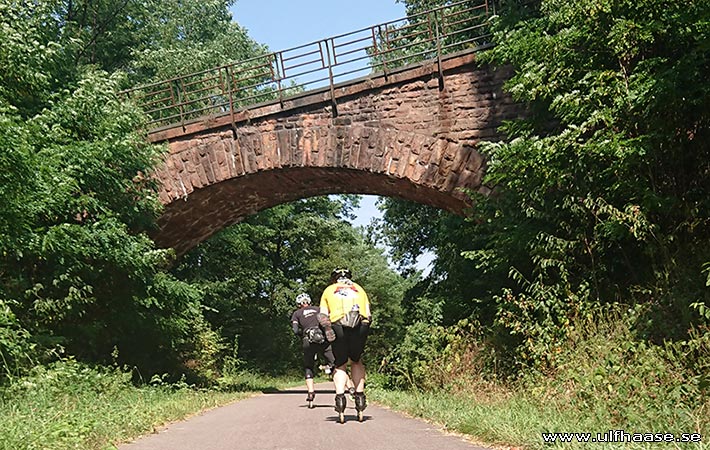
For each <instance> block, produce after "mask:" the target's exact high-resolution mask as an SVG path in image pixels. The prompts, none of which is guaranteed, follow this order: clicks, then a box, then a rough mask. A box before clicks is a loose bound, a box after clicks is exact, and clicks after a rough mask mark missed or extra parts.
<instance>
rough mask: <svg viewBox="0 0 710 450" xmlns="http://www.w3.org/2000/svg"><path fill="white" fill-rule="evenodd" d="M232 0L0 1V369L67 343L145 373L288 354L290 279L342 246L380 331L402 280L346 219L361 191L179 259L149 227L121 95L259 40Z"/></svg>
mask: <svg viewBox="0 0 710 450" xmlns="http://www.w3.org/2000/svg"><path fill="white" fill-rule="evenodd" d="M232 3H233V2H231V1H223V0H215V1H206V2H205V1H196V0H195V1H192V0H188V1H184V2H181V3H180V7H179V8H177V7H176V5H175V4H174V2H169V1H162V0H157V1H151V2H120V3H115V2H106V1H99V2H86V1H78V2H77V1H62V0H52V1H45V2H12V1H2V0H0V12H1V14H0V42H1V43H0V62H1V63H2V64H3V66H4V67H6V68H7V70H3V72H2V74H0V143H2V148H3V152H2V154H0V169H2V170H0V172H1V173H0V181H1V183H0V201H1V202H2V208H0V233H1V235H2V240H1V241H0V367H2V371H0V382H2V381H6V379H7V378H14V377H16V376H18V375H21V374H23V373H25V372H26V371H27V370H28V369H29V368H31V367H32V366H33V365H35V364H40V363H46V362H49V361H52V360H54V359H56V358H58V357H60V358H63V357H68V356H70V357H75V358H77V359H79V360H81V361H85V362H89V363H99V364H107V365H108V364H118V365H125V366H127V367H133V368H134V373H135V375H136V376H137V378H138V379H144V380H145V379H150V378H151V377H152V376H153V375H154V374H156V373H157V374H162V373H166V374H167V376H168V377H169V378H174V379H177V378H179V377H180V376H182V375H187V376H188V377H189V378H190V379H191V380H198V379H199V380H203V381H214V380H215V379H216V378H217V377H218V376H219V375H220V374H222V373H223V372H224V371H225V370H231V369H235V368H237V367H238V366H239V364H241V363H242V361H245V360H246V361H249V362H250V363H252V365H254V366H256V367H259V368H261V369H265V370H269V371H272V372H279V371H280V372H283V371H284V370H286V369H291V368H295V367H298V364H297V363H295V361H297V360H298V353H299V349H298V347H297V346H296V345H295V343H296V342H295V340H294V339H293V337H292V333H291V330H290V325H289V318H290V313H291V311H292V309H293V304H292V299H293V297H294V295H295V294H296V293H297V291H300V290H307V291H308V292H310V293H311V295H312V296H313V297H314V298H315V299H316V301H317V300H318V298H319V296H320V291H321V290H322V289H323V287H324V281H325V279H326V277H327V276H328V273H329V272H330V270H332V268H333V266H334V265H335V264H336V263H337V264H345V263H349V262H350V261H353V260H358V261H359V263H357V264H353V270H354V271H355V273H356V274H358V276H359V278H360V280H361V281H363V282H364V284H366V285H369V286H368V287H371V292H372V297H373V302H375V303H377V304H378V308H377V312H376V320H377V318H378V317H381V318H382V320H378V322H379V324H380V325H379V327H381V328H382V329H383V330H387V331H388V335H387V336H386V337H383V338H381V345H380V346H379V347H380V348H381V353H383V352H386V351H387V349H388V346H391V345H392V342H393V340H394V339H395V338H396V329H397V317H398V314H397V308H398V307H399V299H400V298H401V295H402V292H403V290H404V287H403V281H402V279H401V278H400V277H398V276H397V275H396V274H395V273H394V272H393V271H392V270H390V269H389V268H388V267H387V262H386V259H385V257H384V256H383V255H382V252H381V251H378V250H376V249H375V248H374V247H373V246H372V245H369V244H367V243H366V242H365V241H364V240H363V238H362V236H361V235H360V234H359V233H358V232H356V231H355V230H354V229H353V228H352V227H351V226H350V224H349V222H347V220H346V219H347V218H348V217H349V216H348V214H349V211H350V209H351V208H352V204H353V202H355V201H356V199H355V198H343V199H335V198H334V199H330V198H327V197H324V198H317V199H312V200H305V201H302V202H296V203H294V204H292V205H285V206H282V207H278V208H274V209H272V210H270V211H267V212H264V213H262V214H260V215H257V216H255V217H253V218H251V219H249V220H248V221H247V222H246V223H244V224H240V225H237V226H235V227H232V228H229V229H227V230H225V231H224V232H223V233H221V234H220V235H219V236H217V237H215V238H214V239H213V240H211V241H208V242H206V243H205V244H204V245H202V246H201V247H200V248H198V249H195V250H194V251H193V252H192V253H191V254H189V255H187V256H186V257H184V258H182V259H181V260H180V261H178V262H177V263H176V261H175V259H174V256H173V254H172V252H171V251H170V250H164V249H156V248H155V246H154V244H153V242H152V240H151V239H150V237H149V235H150V233H151V232H152V231H153V230H154V220H155V218H156V217H157V216H158V214H159V213H160V205H159V204H158V202H157V200H156V198H155V194H154V186H153V181H152V178H151V173H152V171H153V168H154V167H155V165H156V164H157V163H158V162H159V161H160V157H161V151H162V150H161V148H160V147H157V146H152V145H149V144H148V143H147V140H146V139H145V136H144V135H142V134H141V133H140V132H139V131H138V130H140V129H141V128H142V124H143V123H144V122H143V121H144V120H145V119H144V117H143V115H142V113H141V112H140V111H138V110H136V109H134V108H132V107H131V105H129V104H125V103H123V102H122V101H121V99H120V98H119V97H118V96H117V93H118V92H119V91H120V90H121V89H122V88H125V87H127V86H132V85H135V84H136V83H140V82H147V81H154V80H156V79H163V78H168V77H172V76H175V75H178V74H183V73H187V72H193V71H197V70H201V69H206V68H210V67H213V66H216V65H219V64H223V63H225V62H227V61H233V60H239V59H247V58H249V57H253V56H256V55H260V54H263V53H264V52H265V50H266V49H265V47H264V46H262V45H259V44H257V43H256V42H254V41H253V40H251V39H250V38H249V37H248V36H247V35H246V33H245V32H244V30H243V29H242V28H241V27H240V26H239V25H238V24H236V23H234V22H232V20H231V15H230V13H229V7H230V6H231V5H232ZM379 303H381V307H380V306H379ZM378 322H376V323H378ZM375 339H377V338H375Z"/></svg>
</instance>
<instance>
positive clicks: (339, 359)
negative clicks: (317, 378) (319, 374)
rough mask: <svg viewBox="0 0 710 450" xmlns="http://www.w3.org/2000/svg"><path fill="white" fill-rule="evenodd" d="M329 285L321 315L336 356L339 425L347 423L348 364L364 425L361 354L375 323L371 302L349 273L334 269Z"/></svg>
mask: <svg viewBox="0 0 710 450" xmlns="http://www.w3.org/2000/svg"><path fill="white" fill-rule="evenodd" d="M330 282H331V284H330V285H329V286H328V287H327V288H325V290H324V291H323V295H322V296H321V300H320V312H321V320H322V321H323V322H324V323H325V325H326V326H325V328H326V336H327V337H328V340H329V341H331V346H332V348H333V354H334V356H335V373H334V374H333V383H334V384H335V410H336V412H338V415H339V421H340V423H343V422H345V407H346V406H347V400H346V398H345V389H346V385H347V384H348V372H347V364H348V361H349V362H350V376H351V377H352V381H353V384H354V385H355V409H356V410H357V415H358V420H360V421H362V420H363V411H364V410H365V407H366V406H367V403H366V401H365V375H366V373H365V364H364V363H363V361H362V354H363V351H364V349H365V343H366V341H367V334H368V332H369V329H370V320H371V319H372V315H371V313H370V301H369V299H368V298H367V294H366V293H365V290H364V289H363V288H362V286H360V285H359V284H357V283H355V282H353V281H352V273H351V272H350V270H349V269H340V268H339V269H335V270H334V271H333V272H332V274H331V279H330ZM327 322H329V323H327ZM333 338H334V339H333Z"/></svg>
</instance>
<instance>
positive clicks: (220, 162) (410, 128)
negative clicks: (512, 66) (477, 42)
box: [151, 55, 521, 254]
mask: <svg viewBox="0 0 710 450" xmlns="http://www.w3.org/2000/svg"><path fill="white" fill-rule="evenodd" d="M474 56H475V55H463V56H458V57H455V58H452V59H449V60H447V61H444V62H442V66H441V70H437V67H438V66H437V65H436V64H424V65H418V66H416V67H414V68H412V69H407V70H403V71H402V72H400V73H397V74H389V76H388V77H385V76H383V75H373V76H372V77H368V78H366V79H363V80H355V81H353V82H352V83H351V84H348V85H342V86H339V87H336V89H334V90H333V91H332V92H328V91H327V90H325V91H315V92H313V93H304V94H303V95H302V96H300V97H295V98H293V99H291V100H284V102H283V104H282V105H279V103H278V102H276V103H270V104H264V105H262V106H260V107H255V108H253V109H250V110H248V111H247V112H246V113H248V117H246V118H244V117H242V118H241V119H237V118H236V116H237V114H236V113H235V115H234V116H235V117H234V120H235V122H234V123H230V122H228V121H227V122H225V119H229V116H224V117H207V118H205V119H204V121H201V122H199V123H193V124H187V125H186V127H184V128H181V127H172V128H167V129H163V130H157V131H156V132H154V133H153V134H152V135H151V139H152V140H153V142H167V143H168V148H169V152H168V154H167V155H166V159H165V161H164V164H163V165H162V166H161V167H160V168H159V169H158V171H157V173H156V176H157V178H158V181H159V182H160V184H161V189H160V191H159V196H160V200H161V202H162V203H163V205H165V210H164V213H163V215H162V216H161V217H160V218H159V220H158V224H159V231H158V232H157V233H156V234H155V235H154V239H155V241H156V243H157V244H158V245H159V246H160V247H173V248H175V250H176V251H177V253H178V254H183V253H185V252H186V251H187V250H189V249H190V248H192V247H194V246H195V245H197V244H198V243H200V242H202V241H203V240H205V239H207V238H208V237H209V236H211V235H213V234H214V233H215V232H217V231H219V230H220V229H222V228H224V227H226V226H229V225H231V224H233V223H236V222H238V221H240V220H242V219H244V218H245V217H247V216H249V215H251V214H254V213H256V212H259V211H261V210H263V209H266V208H270V207H272V206H276V205H278V204H282V203H287V202H291V201H294V200H297V199H300V198H306V197H311V196H316V195H325V194H337V193H352V194H374V195H381V196H388V197H398V198H403V199H407V200H411V201H414V202H418V203H422V204H426V205H430V206H434V207H437V208H441V209H445V210H448V211H451V212H453V213H456V214H462V213H463V212H464V210H465V208H466V206H467V202H468V201H469V197H468V196H467V195H466V194H465V193H464V192H463V189H469V190H474V191H475V190H478V191H481V192H485V191H486V189H485V187H482V186H481V180H482V177H483V172H484V169H485V160H484V158H483V157H482V156H481V155H480V154H479V153H478V151H477V150H476V145H477V144H478V143H479V142H480V141H483V140H498V139H499V138H500V137H501V136H500V135H499V132H498V127H499V126H500V124H501V123H502V122H503V121H504V120H506V119H511V118H514V117H519V115H520V113H521V109H520V107H519V106H518V105H517V104H515V102H514V101H513V100H512V99H511V98H510V97H509V96H507V95H505V94H504V93H503V92H502V85H503V83H504V82H505V80H507V79H508V77H509V75H510V70H509V69H504V70H497V69H494V68H491V67H487V66H479V65H478V64H476V62H475V58H474ZM442 74H443V77H442V76H441V75H442ZM333 98H334V99H335V101H331V100H332V99H333ZM336 103H337V105H336ZM246 113H244V114H246Z"/></svg>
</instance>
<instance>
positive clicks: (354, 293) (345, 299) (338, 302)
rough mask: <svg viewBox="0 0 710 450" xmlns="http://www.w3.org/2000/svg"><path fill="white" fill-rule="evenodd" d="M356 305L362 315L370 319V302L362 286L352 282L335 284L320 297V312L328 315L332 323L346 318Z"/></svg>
mask: <svg viewBox="0 0 710 450" xmlns="http://www.w3.org/2000/svg"><path fill="white" fill-rule="evenodd" d="M355 305H357V308H358V309H359V311H360V315H362V316H363V317H367V318H370V300H369V299H368V298H367V294H366V293H365V290H364V289H363V288H362V286H360V285H359V284H357V283H354V282H352V281H348V282H344V283H343V282H338V283H333V284H331V285H330V286H328V287H327V288H325V290H324V291H323V295H321V297H320V312H321V313H322V314H326V315H328V316H329V317H330V321H331V322H332V323H335V322H337V321H338V320H340V319H342V318H343V317H345V314H347V313H349V312H350V311H352V310H353V307H354V306H355Z"/></svg>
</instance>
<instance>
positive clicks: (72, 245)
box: [0, 0, 710, 446]
mask: <svg viewBox="0 0 710 450" xmlns="http://www.w3.org/2000/svg"><path fill="white" fill-rule="evenodd" d="M405 3H406V5H407V10H408V12H409V13H412V14H413V13H416V12H421V11H424V10H426V9H428V8H430V7H433V6H437V5H440V4H442V3H444V2H442V1H438V0H409V1H405ZM151 4H152V7H151V8H150V9H148V8H147V7H146V6H145V5H144V4H143V3H141V2H137V3H136V2H126V3H119V4H116V3H115V2H108V1H99V2H88V1H78V2H77V1H72V2H68V1H62V0H50V1H44V2H14V1H8V0H0V64H1V65H2V67H3V70H2V71H0V144H1V147H2V149H3V151H2V153H0V234H1V237H2V239H0V384H2V385H3V387H4V394H3V397H2V398H3V399H18V398H26V397H23V396H21V395H19V396H18V395H17V393H18V392H25V391H24V389H27V388H28V386H30V387H31V385H32V383H37V384H41V381H42V380H41V377H42V376H44V375H43V374H47V373H49V374H50V375H47V377H49V378H52V379H54V378H55V375H56V373H57V372H52V371H51V370H50V371H49V372H46V371H45V369H44V367H45V366H49V365H51V364H52V363H54V362H55V361H57V360H64V361H68V362H66V363H65V364H66V365H62V363H60V364H59V365H58V366H56V367H54V368H53V369H52V370H58V371H59V372H62V373H64V372H66V373H65V375H66V374H68V376H69V378H71V377H74V376H75V375H76V374H82V373H83V374H84V376H85V377H87V378H89V379H91V380H93V379H96V380H99V381H96V384H95V386H97V387H98V388H97V389H99V390H100V389H103V388H101V386H104V387H105V386H106V385H107V383H108V384H111V383H109V382H106V381H105V379H104V378H102V377H101V376H98V375H97V374H101V373H103V372H102V371H103V369H98V370H96V371H93V370H90V369H86V370H85V368H84V366H77V365H75V364H74V362H73V360H74V359H76V360H79V361H81V362H82V363H85V364H89V365H95V366H97V367H102V366H111V367H114V368H117V370H118V371H121V370H123V369H122V368H128V371H129V373H130V374H131V376H132V377H133V378H134V380H135V381H136V382H140V381H141V380H143V381H148V380H151V379H153V380H154V381H156V380H157V381H156V383H157V384H160V383H162V382H163V381H168V382H169V381H178V380H181V379H182V380H183V382H185V381H186V382H189V383H198V384H200V385H202V386H224V385H225V383H227V384H228V378H229V377H227V375H234V374H236V373H239V372H240V371H243V370H246V369H251V370H256V369H258V370H261V371H266V372H272V373H283V372H287V371H289V370H293V368H295V367H298V364H297V361H298V349H297V346H295V343H294V342H293V341H292V340H291V336H290V335H289V329H288V324H287V319H288V312H289V311H290V310H291V307H292V305H291V304H290V301H291V299H292V298H293V295H294V294H295V293H296V292H297V291H298V290H300V289H306V290H307V291H308V292H309V293H310V294H311V296H314V297H317V296H318V294H319V291H320V289H322V287H323V283H324V277H325V276H326V274H327V272H328V271H329V270H330V269H331V268H332V267H333V266H334V265H336V264H341V263H347V264H349V265H350V266H351V267H352V268H353V271H354V272H355V274H356V275H357V276H358V281H361V282H362V284H363V285H364V286H366V287H367V289H368V291H369V292H370V293H371V294H372V296H373V302H374V303H375V311H376V314H377V316H376V317H375V324H374V328H375V331H376V332H375V334H374V335H373V337H372V338H371V341H370V349H369V352H370V361H371V364H370V367H371V368H372V369H373V371H374V369H375V368H376V367H377V366H378V365H379V364H378V363H380V362H381V363H382V364H381V368H380V369H381V370H380V373H379V374H378V376H373V378H372V383H373V384H376V385H378V386H379V387H380V388H393V387H395V388H399V389H413V390H423V391H434V392H437V391H440V390H444V391H447V392H449V393H453V394H456V397H458V398H459V399H460V398H462V396H463V398H468V399H473V400H474V401H477V402H480V403H482V404H486V405H494V407H495V408H498V407H501V408H503V410H505V408H506V407H507V408H511V407H516V403H515V402H511V403H506V401H508V400H509V399H511V398H514V399H515V398H517V399H519V398H521V397H522V398H524V400H525V402H532V403H533V405H543V404H548V405H553V407H554V408H555V411H556V412H557V413H559V414H561V415H562V416H563V417H567V418H572V419H570V422H571V423H575V421H574V419H578V420H577V421H576V423H577V424H585V425H589V426H590V427H609V428H628V429H630V427H635V428H636V429H637V430H640V427H656V428H658V427H664V428H663V431H674V432H692V431H700V432H703V433H705V435H706V436H707V434H708V432H709V430H710V424H708V419H707V417H708V416H707V409H708V408H710V405H708V398H709V397H710V396H708V389H709V386H710V380H709V379H708V373H710V331H709V329H708V327H709V326H710V290H709V288H708V284H710V273H709V265H708V264H709V263H710V229H709V227H710V223H709V219H708V218H709V217H710V205H709V204H708V203H709V202H710V195H709V194H710V167H709V164H710V163H709V162H710V154H708V153H709V149H710V147H709V146H708V145H707V142H708V138H709V136H708V128H709V123H708V121H709V118H708V112H709V111H710V104H709V103H710V95H709V92H708V89H710V88H709V87H708V83H707V80H706V79H705V77H706V74H707V73H710V67H708V66H709V65H710V63H709V61H710V55H709V54H708V52H709V50H708V48H707V41H708V32H709V30H708V23H709V18H710V7H709V6H708V4H707V2H703V1H701V0H690V1H687V2H682V4H681V2H667V1H661V0H633V1H632V0H598V1H595V2H589V1H586V0H579V1H577V0H575V1H569V0H565V1H562V0H543V1H541V2H533V3H532V6H530V5H528V6H524V7H516V6H515V5H518V2H513V1H501V2H500V3H499V4H498V6H499V7H500V8H501V9H499V10H498V11H499V13H500V16H499V17H497V18H496V19H495V20H493V25H494V27H495V29H496V33H495V35H494V40H495V43H496V47H495V48H494V49H492V50H490V51H489V52H488V53H486V54H485V55H484V56H482V57H483V58H485V60H486V61H487V62H490V63H491V64H509V65H512V66H513V67H514V68H515V75H514V77H513V78H512V79H511V80H510V82H509V83H508V89H509V90H510V92H511V93H513V95H515V96H516V98H517V99H518V100H519V101H521V102H524V103H526V104H528V105H529V107H530V111H531V115H530V116H529V117H528V118H527V119H526V120H521V121H516V122H511V123H509V124H507V125H506V127H505V131H506V132H507V133H508V137H509V139H508V140H507V141H506V142H500V143H489V144H486V145H483V146H482V149H483V151H485V152H486V153H487V155H488V156H489V157H490V164H489V169H488V175H487V177H488V179H487V182H488V183H489V184H490V185H492V186H495V188H496V193H497V194H496V195H494V196H491V197H486V198H477V199H476V200H477V203H476V206H475V207H474V209H473V211H472V214H471V216H470V218H468V219H462V218H458V217H452V216H450V215H447V214H445V213H443V212H441V211H436V210H430V209H426V208H422V207H419V206H416V205H410V204H405V203H402V202H399V201H396V200H391V199H388V200H386V201H385V202H384V209H385V217H384V220H383V222H382V223H380V224H379V228H378V227H375V228H372V229H370V230H368V232H367V233H364V234H363V233H362V232H359V231H357V230H354V229H353V228H352V227H351V226H350V225H349V222H348V220H349V214H350V212H349V211H350V208H351V207H352V205H353V204H354V202H355V201H356V200H355V199H354V198H350V197H340V198H334V199H331V198H315V199H307V200H304V201H300V202H296V203H293V204H289V205H282V206H280V207H277V208H274V209H272V210H269V211H266V212H263V213H261V214H258V215H256V216H254V217H252V218H250V219H248V220H247V221H246V222H245V223H243V224H239V225H237V226H234V227H231V228H228V229H226V230H224V231H223V232H221V233H220V234H218V235H217V236H216V237H214V238H213V239H211V240H209V241H208V242H205V243H204V244H203V245H201V246H199V247H198V248H196V249H194V250H193V251H192V252H190V253H188V254H187V255H185V256H184V257H183V258H181V259H180V260H179V261H174V258H173V255H172V254H171V251H169V250H160V249H156V248H155V247H154V244H153V243H152V241H151V239H150V238H149V237H148V236H149V232H150V230H151V229H152V227H154V219H155V217H156V215H157V214H159V206H158V203H157V201H156V199H155V198H154V190H153V186H152V185H151V181H150V174H151V171H152V170H153V167H154V165H155V163H156V161H157V158H158V157H159V156H160V149H159V148H155V147H152V146H149V145H147V144H146V141H145V139H144V138H145V136H143V135H141V134H140V132H138V131H137V130H139V129H140V128H141V126H142V124H144V120H145V118H144V117H143V116H142V114H141V112H140V111H137V110H135V109H132V108H131V107H130V106H129V105H125V104H123V103H121V102H119V101H118V100H117V96H116V93H117V92H118V91H119V90H121V89H124V88H126V87H128V86H131V85H134V84H136V83H143V82H149V81H154V80H157V79H163V78H169V77H171V76H174V75H176V74H179V73H184V72H191V71H195V70H200V69H203V68H208V67H213V66H215V65H219V64H222V63H223V62H227V61H231V60H236V59H239V58H246V57H250V56H255V55H258V54H261V53H263V52H265V51H266V49H265V48H263V46H261V45H259V44H258V43H255V42H253V41H252V40H251V39H250V38H249V37H248V36H247V35H246V33H245V32H244V30H242V29H241V28H240V27H239V26H238V25H236V24H234V23H231V21H230V17H229V14H228V10H227V7H228V6H229V5H230V4H231V2H229V1H217V0H214V1H204V0H200V1H197V0H194V1H193V0H186V1H183V2H181V4H182V6H181V8H180V9H176V8H174V2H170V1H156V2H152V3H151ZM186 55H189V57H186ZM383 240H384V241H383ZM378 242H387V243H388V244H389V245H390V247H391V248H392V251H393V257H394V259H395V260H396V261H397V262H398V263H399V264H400V269H401V270H400V271H399V273H397V272H395V271H393V270H391V269H390V268H389V267H388V265H387V262H386V259H385V257H384V256H383V255H382V252H381V251H380V250H378V249H377V248H376V247H375V243H378ZM424 250H431V251H432V252H434V254H435V255H436V261H435V265H434V269H433V271H432V272H431V274H429V275H428V276H427V277H425V278H421V276H420V275H419V274H416V273H415V272H414V270H413V269H412V266H413V262H414V261H415V260H416V258H417V257H418V256H419V255H421V253H422V252H423V251H424ZM57 367H58V369H57ZM30 373H32V374H33V375H32V377H31V378H25V377H26V376H28V374H30ZM37 377H39V379H40V381H38V378H37ZM102 380H103V381H102ZM23 381H24V382H26V383H25V384H23ZM124 381H125V380H124ZM27 383H29V384H27ZM102 383H103V384H102ZM121 383H123V381H122V382H121ZM59 384H60V385H61V383H59ZM64 388H66V386H65V387H64ZM62 389H63V388H62ZM67 389H68V388H67ZM87 389H88V388H87ZM385 395H389V394H383V398H385V397H384V396H385ZM426 398H428V399H429V400H428V401H431V397H426ZM392 401H393V402H394V401H398V400H397V399H395V400H392ZM89 403H90V402H89ZM527 404H528V403H526V405H527ZM447 405H449V404H447ZM500 405H503V406H500ZM506 405H507V406H506ZM511 405H512V406H511ZM517 405H519V404H517ZM3 406H4V405H3ZM534 408H535V406H533V409H534ZM445 409H446V410H447V411H448V410H451V409H455V408H453V407H451V406H446V407H445ZM8 410H12V408H11V407H8ZM413 410H414V411H415V412H416V413H418V414H423V415H427V414H428V413H429V411H428V410H427V409H426V408H424V411H423V412H422V408H421V407H419V408H418V409H417V408H414V409H413ZM541 410H544V407H541ZM508 411H509V409H508ZM503 415H504V414H503ZM447 417H448V416H444V415H442V416H441V417H440V420H443V421H447V420H449V419H447ZM473 417H474V418H473V419H471V418H470V417H469V419H467V420H468V421H467V422H466V421H460V423H463V425H461V426H460V429H461V430H462V431H473V432H475V433H476V434H479V435H481V436H484V437H485V438H487V439H490V440H498V441H509V442H510V441H511V440H513V441H514V440H516V439H515V436H510V435H505V436H503V435H495V434H487V433H486V430H482V429H480V427H478V428H477V426H476V424H480V423H481V421H480V416H479V419H476V418H475V417H476V416H473ZM454 422H455V421H454ZM69 423H71V421H69ZM553 423H555V422H553ZM558 423H559V422H558ZM518 426H519V427H521V432H520V433H518V435H520V436H524V437H523V438H520V440H519V441H518V442H519V443H522V444H529V445H532V446H535V445H539V444H540V443H539V442H537V443H536V442H535V439H536V436H534V435H531V434H530V433H529V430H525V429H524V427H525V424H524V423H523V424H520V425H518ZM539 426H540V427H544V426H550V422H546V423H543V424H540V425H539ZM688 427H695V428H694V429H687V428H688ZM673 428H677V429H673ZM605 430H606V428H604V429H603V430H601V431H605ZM60 431H61V430H60ZM64 431H67V430H64ZM74 431H76V430H74ZM570 431H572V430H570ZM584 431H595V430H591V429H588V430H584ZM642 431H646V430H645V429H644V430H642ZM62 432H63V431H62ZM77 432H78V433H81V432H82V431H81V430H79V431H77ZM526 432H527V433H528V434H525V433H526ZM60 434H61V433H60ZM66 434H67V435H71V436H73V435H72V434H71V433H66ZM74 437H75V436H74ZM74 437H72V439H74ZM72 442H74V441H72Z"/></svg>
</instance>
